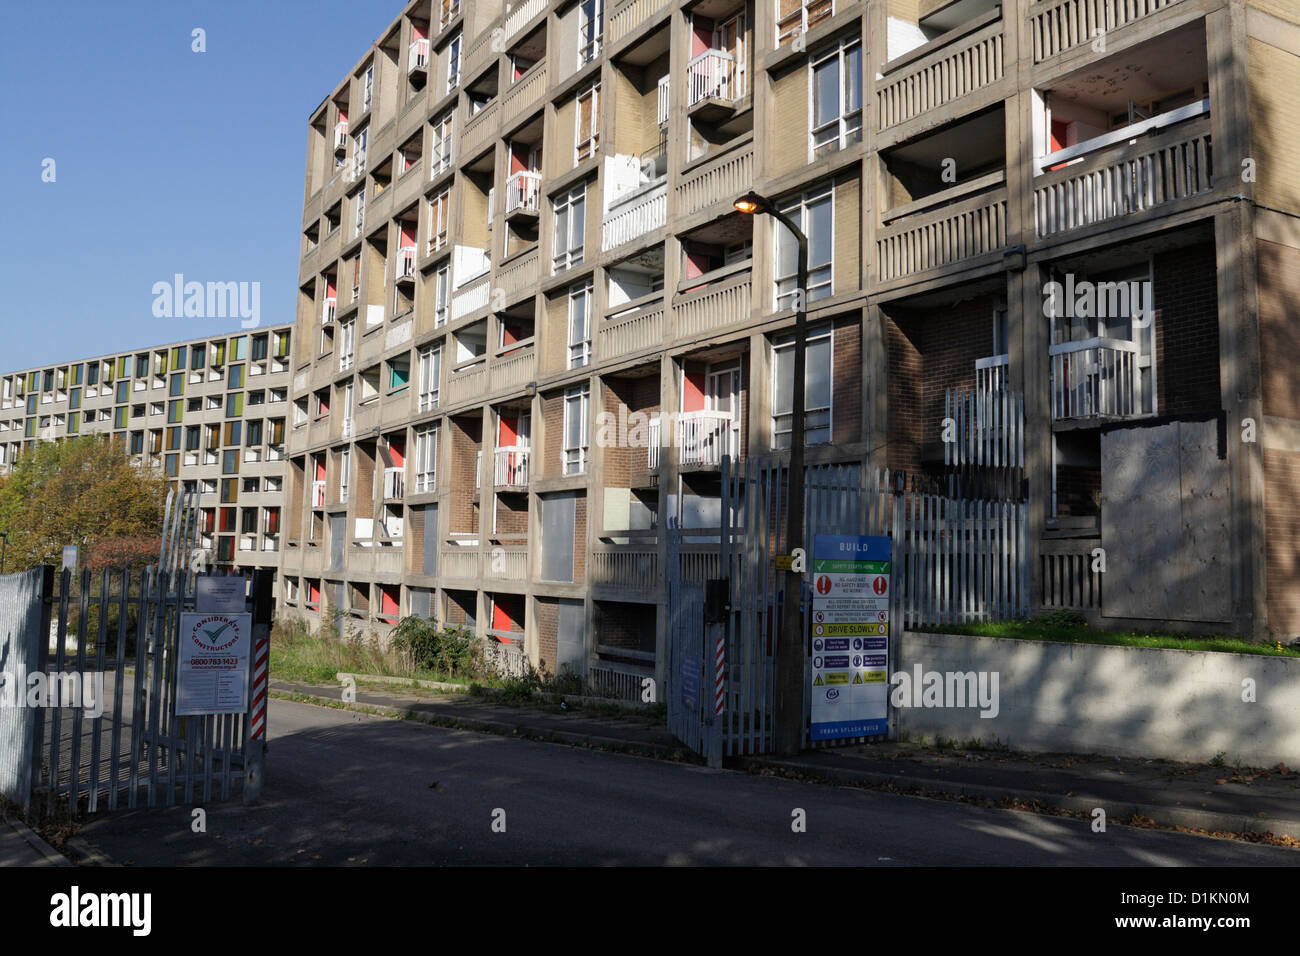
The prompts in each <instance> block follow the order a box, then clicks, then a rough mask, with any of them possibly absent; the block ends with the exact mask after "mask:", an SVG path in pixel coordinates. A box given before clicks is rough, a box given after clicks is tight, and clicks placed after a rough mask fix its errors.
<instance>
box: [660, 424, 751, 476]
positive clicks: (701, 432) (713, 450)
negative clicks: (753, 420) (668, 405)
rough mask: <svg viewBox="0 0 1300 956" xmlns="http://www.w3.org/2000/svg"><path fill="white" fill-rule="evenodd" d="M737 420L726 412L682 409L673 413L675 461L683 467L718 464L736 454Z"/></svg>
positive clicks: (738, 442)
mask: <svg viewBox="0 0 1300 956" xmlns="http://www.w3.org/2000/svg"><path fill="white" fill-rule="evenodd" d="M738 425H739V423H738V422H736V421H734V420H733V418H732V416H731V414H730V413H729V412H707V411H697V412H682V413H681V414H680V415H678V416H677V435H676V444H677V448H678V452H679V454H678V462H679V463H680V465H681V466H682V467H683V468H695V467H711V466H714V465H720V464H722V456H723V455H731V456H732V457H733V458H734V457H736V456H737V455H739V454H740V429H739V427H738Z"/></svg>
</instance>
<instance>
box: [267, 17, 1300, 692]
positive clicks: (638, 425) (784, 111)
mask: <svg viewBox="0 0 1300 956" xmlns="http://www.w3.org/2000/svg"><path fill="white" fill-rule="evenodd" d="M1298 89H1300V13H1298V12H1297V10H1296V8H1295V6H1294V4H1292V3H1290V2H1288V0H1249V2H1243V0H1140V2H1126V3H1115V2H1110V0H1014V2H1007V3H1001V4H999V3H996V2H994V0H869V2H856V3H855V2H847V0H804V2H800V0H618V2H610V3H605V2H604V0H576V2H574V0H554V2H550V3H547V2H545V0H524V2H521V3H512V4H502V3H500V2H496V3H494V2H491V0H485V2H479V3H473V4H471V3H468V2H456V0H440V2H436V3H431V2H430V0H418V2H412V3H410V4H408V5H407V6H406V7H405V9H404V10H403V11H402V13H401V15H400V16H398V17H397V18H396V19H395V20H394V21H393V22H392V24H391V25H390V26H389V28H388V29H387V30H386V31H385V33H384V35H383V36H382V37H381V38H380V39H379V41H378V42H377V43H375V44H374V45H372V46H371V47H370V48H369V49H368V50H366V51H365V53H364V55H363V56H362V58H361V59H360V60H359V61H358V63H357V64H356V66H355V67H354V69H353V70H351V71H350V72H349V73H348V75H347V76H345V77H343V79H342V80H341V82H340V83H339V84H338V86H337V87H336V88H335V89H334V90H333V91H331V92H330V93H329V95H328V96H327V97H326V98H325V100H324V101H323V102H322V103H321V105H320V106H319V107H318V108H317V110H316V111H315V112H314V113H313V114H312V116H311V119H310V123H309V130H308V150H307V175H306V188H305V196H304V215H303V252H302V262H301V270H300V277H299V290H300V291H299V307H298V315H297V326H296V328H297V335H296V336H295V339H294V343H295V347H294V352H293V367H294V370H293V393H294V398H293V404H294V408H293V415H292V420H291V423H290V430H289V437H288V442H289V455H290V464H289V469H288V476H287V486H286V500H285V508H286V516H285V521H286V525H287V527H286V532H285V534H286V547H285V549H284V552H283V564H282V575H283V582H282V583H283V589H282V592H281V594H280V605H281V608H282V610H283V611H284V612H286V613H292V614H300V615H303V616H305V617H306V618H308V619H309V620H313V621H316V622H318V623H319V622H323V621H327V620H330V619H332V618H334V617H335V616H338V615H341V616H343V618H345V619H347V620H349V621H351V622H353V624H355V625H356V626H358V627H361V628H362V629H375V630H379V631H382V630H384V629H385V628H387V627H389V626H391V625H392V624H394V623H396V622H397V620H399V619H400V617H402V616H405V615H408V614H418V615H421V616H433V617H437V618H438V619H440V620H443V621H444V622H447V623H453V624H466V625H468V626H470V627H472V628H474V629H475V630H476V631H478V632H479V633H480V634H482V635H483V636H484V637H485V638H486V639H488V640H490V641H493V642H494V643H499V644H500V645H501V646H502V647H504V648H508V649H510V650H511V652H512V653H516V654H520V655H523V656H526V657H527V658H528V659H529V660H530V661H531V662H532V663H533V664H534V665H536V666H539V667H540V668H542V669H543V670H546V671H550V672H558V671H559V670H560V668H562V667H563V666H565V665H568V666H570V667H572V668H574V669H575V670H578V671H580V672H581V671H583V670H584V669H586V670H588V671H589V670H590V669H592V668H604V669H607V670H614V671H619V672H623V673H639V672H646V673H648V672H650V671H651V670H653V668H654V667H655V666H656V663H659V664H660V666H661V662H662V653H661V652H662V648H663V635H664V628H665V621H666V613H665V608H664V556H665V542H664V539H663V534H662V530H663V528H664V526H665V522H666V520H667V519H668V518H669V517H672V518H675V519H677V520H679V521H680V522H681V523H682V525H683V526H685V527H688V528H695V529H700V530H701V532H702V537H707V535H704V534H703V532H704V531H706V530H707V529H709V528H711V527H716V526H717V525H718V523H719V468H718V466H719V462H720V459H721V457H722V456H723V455H732V456H734V457H745V456H756V455H765V454H773V453H777V454H779V453H781V451H782V449H784V448H788V445H789V440H790V433H791V415H790V408H791V398H790V395H791V390H792V389H791V385H792V383H791V373H792V345H791V332H792V328H793V305H794V302H795V296H796V295H797V294H798V292H797V290H796V289H795V283H796V267H795V263H796V257H795V244H794V242H793V240H792V236H791V235H790V234H789V233H788V232H786V231H785V230H784V229H781V228H779V227H776V226H775V225H774V220H773V218H772V217H771V216H769V215H743V214H741V213H739V212H737V211H736V209H735V208H734V207H733V200H734V199H735V198H736V197H738V196H739V195H740V194H742V193H744V192H746V191H748V190H750V189H755V190H757V191H758V192H760V193H761V194H763V195H765V196H768V197H770V198H771V199H772V200H773V201H774V202H775V203H776V204H777V205H778V207H779V208H780V209H782V210H784V211H786V212H788V213H789V214H790V215H791V216H793V217H794V218H795V219H796V220H797V221H798V222H799V223H801V225H802V228H803V231H804V232H805V233H806V234H807V236H808V239H809V265H810V272H809V278H808V285H807V288H806V290H805V292H806V297H807V303H808V322H809V343H808V349H809V352H808V369H807V379H806V390H807V418H806V429H807V439H808V459H809V462H810V463H817V462H832V461H855V462H863V463H865V464H867V465H868V466H870V467H880V468H884V467H888V468H891V469H894V470H896V471H904V472H907V473H909V474H915V475H926V474H930V475H934V474H937V473H939V472H940V471H941V470H942V462H943V442H944V440H945V439H944V438H943V429H944V424H945V421H944V420H945V418H946V417H947V416H946V413H945V407H946V405H945V402H946V401H947V397H948V396H949V395H950V394H951V392H952V390H962V389H965V390H970V391H973V392H975V393H977V394H978V393H979V392H980V391H993V390H998V389H1004V390H1012V391H1014V392H1016V393H1019V394H1022V395H1023V396H1024V402H1025V431H1024V450H1025V487H1026V489H1027V492H1026V493H1027V500H1028V502H1029V510H1030V515H1031V535H1030V537H1031V552H1032V554H1031V560H1030V573H1031V582H1032V593H1033V603H1034V604H1035V606H1036V607H1073V608H1077V609H1079V610H1081V611H1084V612H1085V613H1087V614H1089V615H1091V616H1093V617H1095V618H1099V619H1101V620H1103V621H1105V622H1107V623H1113V624H1132V625H1135V626H1148V627H1151V626H1165V627H1169V626H1177V627H1187V628H1191V629H1199V630H1211V631H1225V632H1227V631H1231V632H1235V633H1252V634H1256V635H1260V636H1262V635H1264V634H1268V633H1271V634H1278V635H1286V636H1292V635H1296V634H1300V565H1298V561H1297V548H1300V483H1298V482H1297V478H1300V393H1298V392H1297V390H1296V389H1295V388H1293V387H1292V385H1291V382H1290V379H1289V375H1288V374H1287V372H1286V369H1287V368H1288V367H1289V365H1290V363H1291V362H1292V361H1293V360H1294V358H1293V357H1294V356H1295V354H1297V353H1296V349H1295V346H1296V345H1297V344H1300V341H1297V332H1296V331H1295V329H1296V327H1297V326H1296V323H1295V322H1294V321H1292V320H1293V318H1294V316H1295V313H1296V310H1297V307H1296V305H1295V301H1296V300H1295V297H1294V295H1292V294H1290V292H1291V289H1292V288H1293V286H1294V284H1295V282H1296V279H1295V276H1297V275H1300V220H1298V219H1297V218H1296V217H1297V214H1300V185H1298V184H1300V169H1297V168H1296V166H1297V164H1298V163H1300V160H1298V159H1296V156H1297V155H1300V153H1298V152H1297V151H1296V150H1293V149H1289V148H1288V147H1287V145H1286V144H1287V142H1288V141H1289V137H1290V134H1289V132H1288V131H1287V130H1288V126H1287V124H1285V123H1281V122H1279V121H1278V119H1279V117H1280V115H1281V114H1282V111H1283V110H1284V109H1285V108H1286V103H1287V102H1291V101H1292V100H1294V99H1295V96H1296V93H1295V91H1296V90H1298ZM611 428H612V429H613V430H612V431H611ZM706 552H707V547H705V548H704V549H702V551H701V553H700V555H699V556H698V557H693V556H692V555H690V554H684V555H683V558H682V560H683V562H685V564H689V565H690V567H689V568H687V567H686V566H685V564H684V573H686V574H688V576H694V577H699V578H703V577H708V576H709V574H710V565H709V560H708V555H707V553H706ZM1099 554H1100V557H1101V558H1102V561H1101V563H1100V564H1098V562H1097V558H1098V556H1099ZM1103 569H1104V570H1103ZM713 570H714V571H715V572H716V567H713Z"/></svg>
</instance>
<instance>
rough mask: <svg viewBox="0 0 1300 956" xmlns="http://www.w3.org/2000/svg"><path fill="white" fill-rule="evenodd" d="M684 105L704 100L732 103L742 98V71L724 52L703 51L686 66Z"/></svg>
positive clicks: (743, 78)
mask: <svg viewBox="0 0 1300 956" xmlns="http://www.w3.org/2000/svg"><path fill="white" fill-rule="evenodd" d="M686 76H687V80H688V83H689V85H688V86H687V88H686V105H687V106H688V107H691V106H694V105H695V104H696V103H698V102H700V101H701V100H704V99H709V98H710V97H711V98H713V99H719V100H726V101H727V102H735V101H736V100H738V99H740V98H741V97H742V96H744V95H745V72H744V70H743V69H742V68H741V67H740V66H738V65H737V63H736V58H735V56H733V55H732V54H730V53H728V52H727V51H726V50H705V51H704V52H703V53H700V54H698V55H697V56H696V57H695V58H694V59H693V60H691V62H690V63H689V64H688V65H687V67H686Z"/></svg>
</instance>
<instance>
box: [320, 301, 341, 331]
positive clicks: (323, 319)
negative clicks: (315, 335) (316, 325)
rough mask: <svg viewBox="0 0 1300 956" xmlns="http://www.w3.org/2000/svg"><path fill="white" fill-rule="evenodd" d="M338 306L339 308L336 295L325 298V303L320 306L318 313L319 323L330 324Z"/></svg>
mask: <svg viewBox="0 0 1300 956" xmlns="http://www.w3.org/2000/svg"><path fill="white" fill-rule="evenodd" d="M338 308H339V300H338V298H337V297H336V296H331V297H330V298H328V299H326V300H325V305H324V307H322V309H321V313H320V324H321V325H332V324H333V323H334V316H335V314H336V313H337V312H338Z"/></svg>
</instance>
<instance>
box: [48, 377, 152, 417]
mask: <svg viewBox="0 0 1300 956" xmlns="http://www.w3.org/2000/svg"><path fill="white" fill-rule="evenodd" d="M32 398H35V396H34V395H33V396H29V397H28V399H27V404H28V406H29V408H28V411H35V409H34V408H31V407H30V406H31V404H32V402H31V400H32ZM130 399H131V383H130V381H128V380H126V379H123V380H122V381H120V382H118V383H117V395H116V401H117V403H118V404H119V405H121V404H122V403H123V402H126V401H130Z"/></svg>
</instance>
